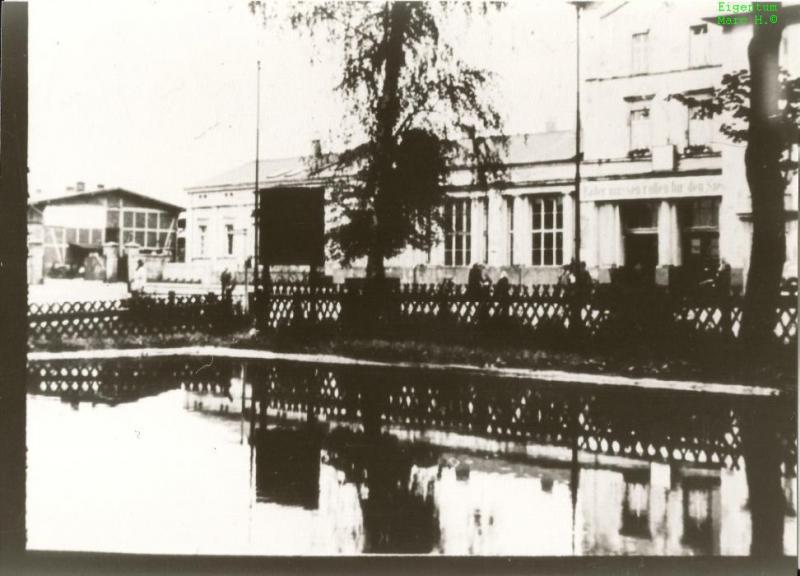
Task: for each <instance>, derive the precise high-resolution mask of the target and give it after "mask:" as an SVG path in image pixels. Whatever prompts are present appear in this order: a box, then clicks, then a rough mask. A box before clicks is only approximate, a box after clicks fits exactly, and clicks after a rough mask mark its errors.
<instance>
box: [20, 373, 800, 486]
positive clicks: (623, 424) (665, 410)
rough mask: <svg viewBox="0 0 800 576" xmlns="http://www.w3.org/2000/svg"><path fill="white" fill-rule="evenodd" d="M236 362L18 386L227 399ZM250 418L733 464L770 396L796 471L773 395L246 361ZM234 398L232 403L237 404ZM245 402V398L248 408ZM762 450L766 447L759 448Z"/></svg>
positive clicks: (93, 397)
mask: <svg viewBox="0 0 800 576" xmlns="http://www.w3.org/2000/svg"><path fill="white" fill-rule="evenodd" d="M242 373H243V372H242V367H241V363H240V362H239V361H236V360H234V359H226V358H215V359H214V361H213V362H208V361H206V360H203V359H189V358H169V359H165V358H158V359H156V358H152V359H149V360H132V359H125V360H123V359H114V360H49V361H37V362H32V363H30V364H29V367H28V391H29V392H31V393H36V394H46V395H56V396H61V397H64V398H68V399H74V400H87V401H109V402H111V401H113V402H119V401H124V400H135V399H137V398H141V397H144V396H148V395H152V394H157V393H159V392H163V391H165V390H169V389H174V388H181V387H182V388H183V389H185V390H195V391H205V392H207V393H210V394H213V395H218V396H229V394H228V392H229V390H230V386H231V378H232V377H239V376H240V375H241V374H242ZM245 373H246V374H247V383H248V384H249V385H250V386H251V387H252V390H253V393H252V395H251V396H250V397H248V398H247V402H248V404H250V407H249V408H248V409H247V411H248V412H249V411H250V410H251V409H252V415H253V417H254V423H255V424H257V425H259V428H263V427H264V425H265V424H266V422H267V418H299V419H306V418H308V417H312V418H313V419H315V420H320V421H323V422H324V421H330V422H343V423H350V424H355V425H359V426H363V427H364V428H365V429H368V428H370V426H372V427H373V429H374V428H375V427H376V426H377V427H379V426H381V425H384V426H397V427H403V428H408V429H414V430H439V431H446V432H454V433H459V434H465V435H469V436H478V437H484V438H490V439H495V440H499V441H511V442H520V443H536V444H542V445H548V446H559V447H564V448H578V449H579V450H584V451H587V452H592V453H596V454H605V455H609V456H623V457H629V458H634V459H642V460H647V461H659V462H689V463H695V464H700V465H707V466H711V467H722V466H727V467H736V466H738V465H739V463H740V457H741V456H742V444H741V432H740V424H739V422H740V416H741V414H742V413H743V412H742V411H743V410H746V409H748V408H752V407H753V406H754V405H755V403H771V405H770V406H769V409H770V413H772V414H774V421H775V422H777V423H778V428H779V431H778V433H779V438H778V442H776V444H778V445H779V447H776V449H779V450H780V451H781V454H782V458H783V462H785V463H786V465H788V466H789V468H788V470H787V471H788V472H790V473H793V472H794V470H795V469H796V451H797V435H796V413H795V410H794V404H793V403H792V402H787V401H785V400H783V399H781V398H753V397H744V396H741V397H739V396H733V395H722V394H713V395H712V394H700V393H696V392H678V391H673V390H670V391H655V390H638V389H632V388H625V389H617V388H604V387H596V386H593V387H589V386H579V385H564V384H560V385H552V384H547V383H542V382H535V381H523V380H508V379H504V380H499V379H494V378H493V377H488V376H485V375H464V374H461V375H458V376H454V375H453V374H452V373H449V372H445V371H436V370H425V369H418V368H395V369H388V368H374V367H370V368H368V367H364V366H346V365H340V366H331V365H323V364H298V363H292V362H288V361H248V362H247V370H246V371H245ZM237 401H238V400H237ZM253 402H254V403H253ZM765 448H768V447H765Z"/></svg>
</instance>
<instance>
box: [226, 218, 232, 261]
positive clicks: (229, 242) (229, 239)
mask: <svg viewBox="0 0 800 576" xmlns="http://www.w3.org/2000/svg"><path fill="white" fill-rule="evenodd" d="M225 247H226V249H227V251H226V254H227V255H228V256H233V224H225Z"/></svg>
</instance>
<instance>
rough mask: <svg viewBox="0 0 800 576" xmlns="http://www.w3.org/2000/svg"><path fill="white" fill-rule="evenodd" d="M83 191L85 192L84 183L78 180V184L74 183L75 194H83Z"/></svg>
mask: <svg viewBox="0 0 800 576" xmlns="http://www.w3.org/2000/svg"><path fill="white" fill-rule="evenodd" d="M85 190H86V183H85V182H81V181H80V180H78V182H76V184H75V192H77V193H78V194H80V193H81V192H84V191H85Z"/></svg>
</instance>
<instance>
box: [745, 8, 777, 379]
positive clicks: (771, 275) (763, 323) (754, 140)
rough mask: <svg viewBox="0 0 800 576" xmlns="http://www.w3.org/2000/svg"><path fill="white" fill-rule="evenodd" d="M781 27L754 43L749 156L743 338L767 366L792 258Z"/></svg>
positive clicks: (762, 31) (761, 28)
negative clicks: (784, 170) (783, 166)
mask: <svg viewBox="0 0 800 576" xmlns="http://www.w3.org/2000/svg"><path fill="white" fill-rule="evenodd" d="M781 33H782V26H781V25H780V24H764V25H754V28H753V39H752V40H751V41H750V46H749V49H748V56H749V60H750V122H749V127H748V144H747V151H746V152H745V167H746V170H747V183H748V186H749V187H750V196H751V199H752V206H753V241H752V245H751V249H750V271H749V273H748V275H747V287H746V293H745V297H744V308H743V311H742V326H741V339H742V344H743V348H744V351H745V353H746V354H747V356H748V357H749V358H748V359H749V362H748V363H747V365H749V366H751V367H755V366H758V364H759V363H762V364H763V362H764V359H765V357H764V353H765V352H767V350H768V349H769V347H770V346H771V345H772V344H773V339H774V335H773V333H772V331H773V330H774V328H775V321H776V309H777V307H778V303H779V296H780V283H781V276H782V274H783V263H784V260H785V258H786V238H785V234H786V231H785V219H784V209H783V192H784V181H783V177H782V175H781V170H780V158H781V153H782V146H781V138H780V119H779V118H780V117H779V114H778V95H779V88H780V84H779V81H778V48H779V46H780V40H781Z"/></svg>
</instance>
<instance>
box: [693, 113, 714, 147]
mask: <svg viewBox="0 0 800 576" xmlns="http://www.w3.org/2000/svg"><path fill="white" fill-rule="evenodd" d="M697 112H698V108H697V107H696V106H691V107H689V109H688V113H689V128H688V131H687V142H688V144H689V146H708V145H709V143H710V142H711V119H710V118H700V117H698V115H697Z"/></svg>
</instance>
